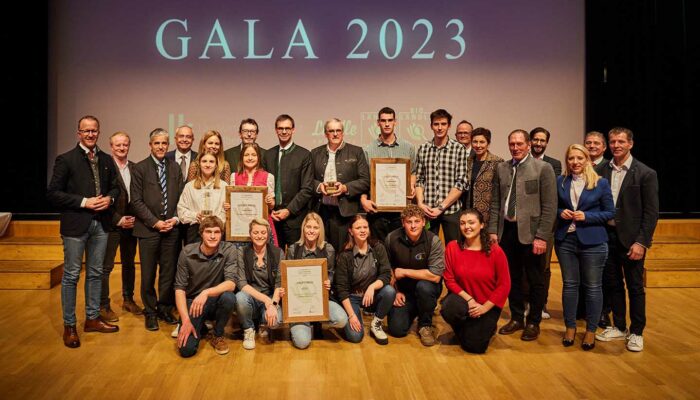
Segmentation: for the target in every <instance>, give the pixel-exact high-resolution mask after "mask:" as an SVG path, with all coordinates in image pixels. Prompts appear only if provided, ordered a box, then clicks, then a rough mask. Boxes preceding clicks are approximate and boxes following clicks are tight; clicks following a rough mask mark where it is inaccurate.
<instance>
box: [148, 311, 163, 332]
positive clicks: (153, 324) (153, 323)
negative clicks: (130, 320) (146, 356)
mask: <svg viewBox="0 0 700 400" xmlns="http://www.w3.org/2000/svg"><path fill="white" fill-rule="evenodd" d="M146 329H148V330H149V331H157V330H158V329H160V327H159V326H158V317H157V316H155V315H153V314H151V315H146Z"/></svg>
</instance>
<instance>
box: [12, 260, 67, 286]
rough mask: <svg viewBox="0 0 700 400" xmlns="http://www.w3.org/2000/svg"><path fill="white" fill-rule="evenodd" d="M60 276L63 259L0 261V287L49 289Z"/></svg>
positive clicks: (61, 274) (58, 281) (59, 280)
mask: <svg viewBox="0 0 700 400" xmlns="http://www.w3.org/2000/svg"><path fill="white" fill-rule="evenodd" d="M62 276H63V261H27V260H3V261H0V289H51V288H52V287H54V286H56V285H58V284H59V283H61V277H62Z"/></svg>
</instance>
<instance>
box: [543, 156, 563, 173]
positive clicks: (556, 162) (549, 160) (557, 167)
mask: <svg viewBox="0 0 700 400" xmlns="http://www.w3.org/2000/svg"><path fill="white" fill-rule="evenodd" d="M542 161H544V162H547V163H549V165H551V166H552V169H553V170H554V175H555V176H559V175H561V161H559V160H557V159H556V158H552V157H550V156H548V155H546V154H545V155H544V156H543V157H542Z"/></svg>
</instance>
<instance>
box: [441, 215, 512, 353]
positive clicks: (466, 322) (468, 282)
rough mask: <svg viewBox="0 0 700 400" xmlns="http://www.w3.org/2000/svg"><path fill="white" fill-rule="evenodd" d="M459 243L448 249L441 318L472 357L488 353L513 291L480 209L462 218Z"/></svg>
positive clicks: (504, 265) (502, 253)
mask: <svg viewBox="0 0 700 400" xmlns="http://www.w3.org/2000/svg"><path fill="white" fill-rule="evenodd" d="M459 230H460V237H459V239H457V240H455V241H452V242H450V243H449V244H448V245H447V248H446V249H445V273H444V275H443V276H444V278H445V286H447V289H448V290H449V293H448V294H447V296H445V299H444V300H443V302H442V309H441V310H440V314H442V317H443V318H444V319H445V321H446V322H447V323H448V324H450V326H452V330H453V331H454V333H455V337H456V338H457V340H458V341H459V344H460V345H461V346H462V349H464V351H466V352H468V353H477V354H481V353H485V352H486V349H487V348H488V347H489V342H490V341H491V337H492V336H493V335H494V334H495V333H496V325H497V323H498V318H499V317H500V315H501V310H502V309H503V306H504V305H505V303H506V299H507V298H508V292H509V291H510V272H509V270H508V260H507V258H506V255H505V253H504V252H503V250H501V248H500V247H499V246H498V244H497V243H496V242H491V240H490V239H489V235H488V232H487V231H486V229H484V217H483V215H482V214H481V212H480V211H478V210H476V209H473V208H471V209H467V210H464V211H462V212H461V214H460V216H459Z"/></svg>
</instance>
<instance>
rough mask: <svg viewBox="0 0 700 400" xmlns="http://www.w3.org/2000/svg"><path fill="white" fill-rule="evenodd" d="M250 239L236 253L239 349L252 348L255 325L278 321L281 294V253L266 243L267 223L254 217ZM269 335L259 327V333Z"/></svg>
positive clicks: (270, 323)
mask: <svg viewBox="0 0 700 400" xmlns="http://www.w3.org/2000/svg"><path fill="white" fill-rule="evenodd" d="M249 232H250V239H251V242H250V243H249V244H248V245H246V246H245V247H243V249H242V250H241V251H240V252H239V253H238V268H237V272H236V287H239V288H240V291H239V292H238V293H236V309H237V310H238V322H240V324H241V328H243V348H244V349H246V350H252V349H254V348H255V325H256V323H255V322H256V320H257V322H258V323H259V324H258V325H260V323H262V322H264V323H265V324H267V328H268V329H274V328H277V327H278V326H279V324H280V323H282V308H281V307H280V305H279V303H280V299H281V298H282V296H284V289H283V288H282V275H281V274H280V269H279V265H280V260H282V257H283V256H284V254H282V250H280V249H279V248H278V247H276V246H274V245H272V244H270V243H269V236H270V223H269V222H267V221H266V220H264V219H262V218H255V219H253V220H252V221H251V222H250V225H249ZM266 335H269V332H268V331H267V330H266V329H263V327H262V326H260V336H261V337H264V336H266Z"/></svg>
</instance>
